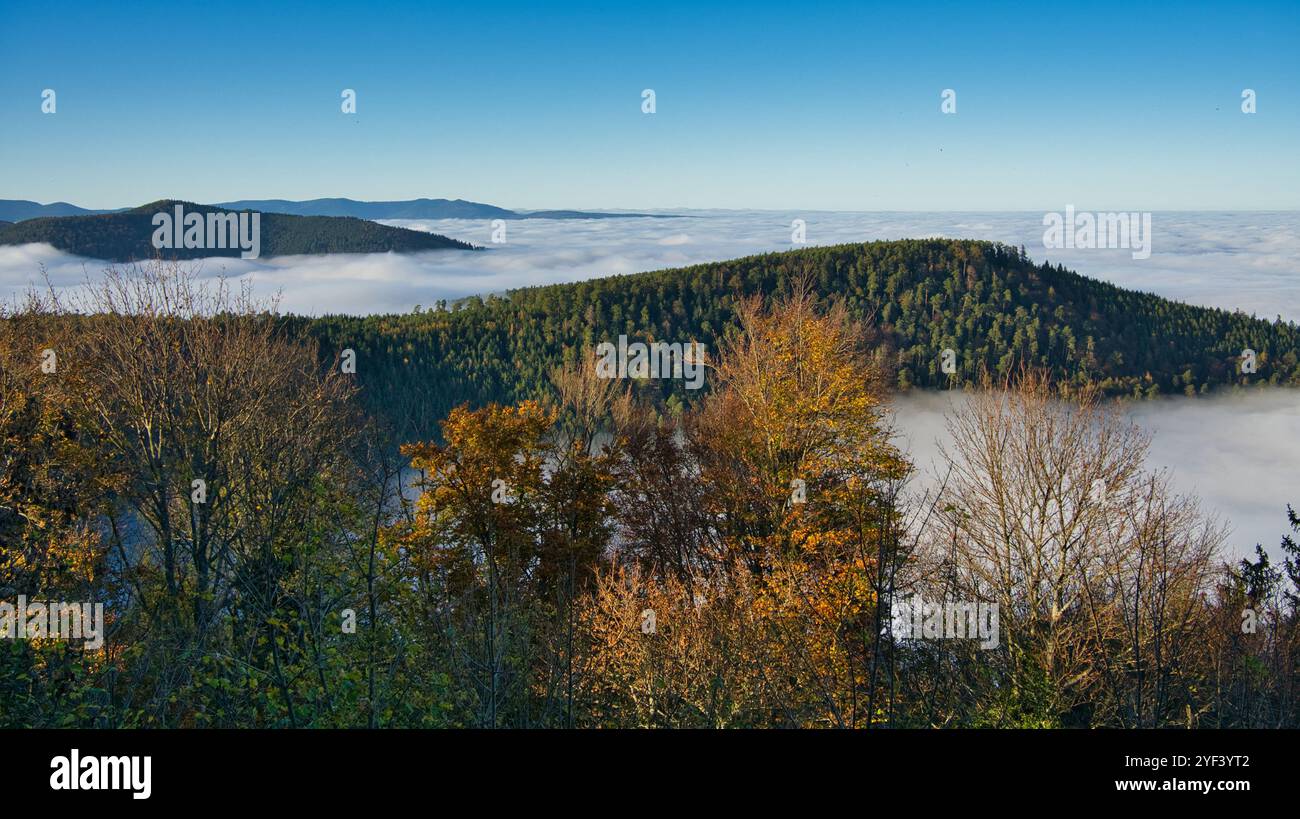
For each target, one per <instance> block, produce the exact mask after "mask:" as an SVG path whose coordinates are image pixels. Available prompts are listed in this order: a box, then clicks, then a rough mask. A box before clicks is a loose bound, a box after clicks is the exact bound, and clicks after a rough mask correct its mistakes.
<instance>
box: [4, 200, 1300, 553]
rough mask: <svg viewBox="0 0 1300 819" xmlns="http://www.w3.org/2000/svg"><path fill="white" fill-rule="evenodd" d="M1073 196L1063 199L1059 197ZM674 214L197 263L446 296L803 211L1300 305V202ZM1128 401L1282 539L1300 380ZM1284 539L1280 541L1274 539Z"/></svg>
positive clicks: (52, 274)
mask: <svg viewBox="0 0 1300 819" xmlns="http://www.w3.org/2000/svg"><path fill="white" fill-rule="evenodd" d="M1062 210H1064V207H1062ZM676 213H677V214H680V215H679V216H676V217H674V218H657V219H638V218H629V219H598V220H545V219H523V220H517V221H508V222H506V223H505V231H506V233H505V237H504V238H505V241H504V242H502V243H494V242H493V241H492V238H493V226H492V225H491V224H490V223H489V222H488V221H486V220H463V219H443V220H391V221H388V222H386V224H393V225H398V226H401V227H409V228H414V229H418V230H427V231H432V232H434V233H440V234H444V235H447V236H451V237H453V238H457V239H462V240H465V241H468V242H472V243H474V244H476V245H481V246H483V247H485V248H487V249H486V250H484V251H482V252H474V253H470V252H465V251H433V252H428V253H416V254H406V255H399V254H391V253H375V254H357V255H349V256H295V257H284V258H271V259H254V260H241V259H211V260H208V261H206V262H204V263H203V267H202V275H204V276H226V277H237V278H242V279H247V280H249V281H251V282H253V283H254V288H255V292H257V293H258V294H261V295H263V296H271V295H274V294H276V293H278V294H279V296H280V306H281V309H282V310H286V311H290V312H295V313H302V314H310V315H319V314H324V313H354V314H355V313H381V312H407V311H410V310H411V309H412V308H413V307H415V306H416V305H423V306H425V307H428V306H431V305H433V304H434V303H435V302H436V301H437V300H439V299H449V300H451V299H456V298H460V297H463V296H467V295H472V294H486V293H493V292H495V293H500V292H502V291H505V290H508V289H511V288H515V287H522V286H528V285H536V284H549V283H555V282H568V281H577V280H581V279H586V278H591V277H596V276H605V275H612V274H621V273H636V272H640V271H643V270H654V269H661V268H666V267H678V266H682V265H688V264H696V263H700V262H709V261H718V260H722V259H730V258H735V257H738V256H747V255H751V254H754V253H762V252H767V251H780V250H789V249H791V248H792V247H795V246H796V245H795V244H794V243H793V241H792V233H793V231H792V222H794V220H796V219H798V220H802V221H803V223H804V225H805V226H806V227H805V232H806V241H807V244H810V245H826V244H838V243H843V242H860V241H870V240H874V239H901V238H922V237H932V236H933V237H949V238H967V239H988V240H995V241H1001V242H1006V243H1008V244H1012V245H1017V246H1023V247H1024V248H1025V250H1026V252H1027V253H1028V254H1029V256H1030V257H1031V258H1033V259H1034V260H1036V261H1040V260H1048V261H1051V262H1053V263H1058V262H1059V263H1061V264H1064V265H1065V266H1066V267H1068V268H1071V269H1073V270H1076V271H1078V272H1080V273H1083V274H1085V275H1088V276H1092V277H1094V278H1098V279H1103V280H1105V281H1109V282H1113V283H1115V284H1118V285H1121V286H1123V287H1128V288H1133V289H1137V290H1143V291H1147V292H1151V293H1156V294H1159V295H1161V296H1166V297H1168V298H1172V299H1177V300H1180V301H1185V302H1189V303H1192V304H1200V305H1206V306H1211V307H1222V308H1226V309H1234V310H1238V309H1239V310H1243V311H1245V312H1247V313H1253V314H1256V315H1258V316H1260V317H1261V318H1269V319H1272V318H1274V317H1276V316H1279V315H1280V316H1281V317H1282V318H1284V319H1286V320H1289V321H1300V213H1297V212H1239V213H1222V212H1214V213H1191V212H1177V213H1161V212H1157V213H1154V214H1152V219H1151V237H1150V238H1151V244H1150V248H1151V252H1150V256H1149V258H1134V257H1135V255H1138V256H1140V255H1142V254H1141V253H1138V254H1135V253H1134V252H1133V251H1132V250H1130V249H1069V250H1055V249H1053V250H1049V249H1046V248H1045V247H1044V244H1043V233H1044V226H1043V218H1044V214H1043V212H1041V211H1038V212H1025V213H910V212H907V213H903V212H899V213H846V212H826V211H789V212H784V211H721V210H708V211H705V210H689V211H677V212H676ZM103 267H104V263H103V262H96V261H92V260H87V259H80V258H76V257H73V256H69V255H67V254H64V253H61V252H59V251H57V250H55V249H54V248H52V247H50V246H48V245H25V246H19V247H13V246H6V247H0V296H3V297H4V298H6V299H8V298H12V297H14V296H16V295H18V294H20V293H21V292H22V291H24V290H26V289H27V288H29V287H33V286H35V287H41V286H43V285H44V283H45V281H46V280H48V281H49V283H50V284H52V285H53V286H54V287H56V288H60V289H63V288H75V287H76V286H77V285H79V284H81V283H82V282H84V281H85V280H86V278H87V277H88V276H93V275H95V274H96V273H97V272H98V271H99V270H100V269H101V268H103ZM949 400H951V396H948V395H935V394H921V395H916V394H913V395H909V396H905V397H902V398H900V399H898V401H897V403H896V410H897V418H898V423H899V426H900V428H901V430H902V432H903V433H904V434H905V436H906V438H907V441H908V446H909V447H910V449H911V451H912V454H913V456H914V458H915V459H916V460H917V462H918V465H919V466H921V467H922V468H923V469H924V468H926V467H927V465H928V463H929V462H930V461H931V460H933V458H934V456H935V453H936V451H937V450H936V440H938V439H939V438H941V437H942V430H943V426H942V415H943V411H944V407H945V405H946V402H948V401H949ZM1129 412H1130V413H1131V414H1132V415H1133V417H1134V419H1135V420H1136V421H1137V422H1138V423H1139V424H1141V425H1142V426H1143V427H1144V428H1146V429H1148V430H1149V431H1150V432H1151V433H1152V434H1153V443H1152V448H1151V463H1152V466H1165V467H1169V468H1170V469H1171V470H1172V471H1173V473H1174V478H1175V481H1176V484H1177V486H1178V488H1179V489H1180V490H1182V491H1184V492H1188V493H1195V494H1197V495H1199V496H1200V497H1201V498H1202V500H1203V502H1204V505H1205V507H1206V508H1207V509H1208V510H1210V511H1213V512H1216V513H1218V514H1219V515H1220V516H1222V517H1223V518H1226V519H1227V520H1228V521H1229V522H1230V523H1231V525H1232V528H1233V535H1232V544H1231V551H1232V552H1233V553H1234V554H1247V553H1249V552H1250V551H1251V550H1252V549H1253V547H1254V544H1255V543H1257V542H1259V543H1263V544H1264V545H1265V546H1273V547H1275V546H1276V544H1277V542H1278V540H1279V539H1280V538H1281V536H1282V534H1283V533H1284V531H1285V528H1286V527H1285V512H1286V504H1287V503H1292V504H1295V505H1298V506H1300V480H1297V479H1296V476H1297V465H1300V393H1296V392H1289V391H1276V392H1265V393H1251V394H1247V395H1238V396H1225V397H1220V398H1212V399H1205V398H1197V399H1184V398H1170V399H1165V400H1161V401H1155V402H1148V403H1143V404H1136V405H1133V406H1132V407H1131V408H1130V409H1129ZM1274 552H1276V549H1275V548H1274Z"/></svg>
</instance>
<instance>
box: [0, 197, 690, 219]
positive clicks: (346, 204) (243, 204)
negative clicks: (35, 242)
mask: <svg viewBox="0 0 1300 819" xmlns="http://www.w3.org/2000/svg"><path fill="white" fill-rule="evenodd" d="M212 207H216V208H227V209H229V210H255V211H259V212H261V213H282V214H286V215H289V216H352V217H355V218H357V219H371V220H375V219H663V218H672V214H653V213H599V212H593V211H581V210H535V211H517V210H510V209H509V208H500V207H497V206H496V205H486V204H483V203H482V202H470V201H468V200H465V199H404V200H397V201H391V202H365V201H360V200H357V199H345V198H332V199H308V200H303V201H297V200H292V199H236V200H234V201H232V202H216V203H214V204H213V205H212ZM128 210H130V208H117V209H112V210H90V209H87V208H82V207H78V206H76V205H71V204H68V203H67V202H51V203H50V204H48V205H42V204H40V203H39V202H32V201H30V200H27V199H0V221H5V222H22V221H25V220H28V219H39V218H41V217H45V216H97V215H102V214H106V213H123V212H125V211H128Z"/></svg>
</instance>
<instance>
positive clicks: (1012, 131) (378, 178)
mask: <svg viewBox="0 0 1300 819" xmlns="http://www.w3.org/2000/svg"><path fill="white" fill-rule="evenodd" d="M548 5H553V7H551V8H547V7H542V6H531V7H530V6H524V5H522V4H516V3H513V2H499V1H498V0H493V1H492V2H475V3H470V2H461V3H456V4H440V3H435V2H392V3H379V2H374V3H366V4H360V3H357V4H345V3H329V2H320V3H296V2H295V3H281V2H265V3H256V4H255V3H247V4H245V3H240V4H237V5H236V4H222V3H206V2H205V3H198V2H172V3H156V2H130V0H118V1H116V2H59V0H41V2H27V0H0V198H23V199H36V200H39V201H43V202H46V201H52V200H65V201H70V202H74V203H76V204H79V205H83V206H87V207H120V206H125V205H134V204H140V203H143V202H146V201H150V200H153V199H158V198H163V197H177V198H184V199H190V200H196V201H204V202H212V201H221V200H227V199H234V198H270V197H282V198H292V199H305V198H313V197H318V196H347V197H351V198H355V199H406V198H414V197H421V196H428V197H448V198H465V199H473V200H477V201H484V202H491V203H493V204H499V205H503V206H507V207H522V208H542V207H574V208H579V207H586V208H673V207H726V208H747V207H755V208H775V209H853V210H1008V209H1010V210H1018V209H1024V210H1059V209H1061V208H1063V207H1064V205H1065V204H1074V205H1077V206H1078V207H1080V208H1084V209H1087V208H1094V209H1118V208H1141V209H1154V210H1160V209H1294V208H1300V158H1298V154H1300V151H1298V148H1300V3H1298V2H1296V0H1285V1H1282V0H1274V1H1273V2H1261V3H1246V4H1235V3H1233V4H1229V3H1220V4H1213V5H1211V4H1206V3H1199V2H1179V3H1172V2H1171V3H1137V2H1133V3H1117V2H1104V1H1103V2H1097V3H1042V2H1035V3H1023V4H1018V3H1005V2H997V1H996V0H992V1H991V2H970V3H963V4H944V3H924V2H907V1H904V2H898V3H893V4H889V5H888V6H886V5H877V4H872V3H851V2H844V3H834V4H831V3H817V2H809V3H790V2H782V3H769V2H764V0H749V1H748V2H743V3H735V4H711V5H706V4H704V3H701V2H684V3H677V2H653V3H651V2H645V3H638V4H635V5H636V6H637V8H636V9H631V8H616V7H605V6H603V5H602V6H597V5H586V4H582V3H573V2H565V3H562V4H561V3H555V4H548ZM611 5H612V4H611ZM45 88H52V89H54V90H55V91H56V92H57V94H58V97H57V103H58V112H57V113H56V114H53V115H49V114H42V113H41V110H40V105H41V91H42V89H45ZM344 88H353V89H356V91H357V95H358V106H357V107H358V113H357V114H356V115H354V116H349V115H344V114H343V113H341V112H340V110H339V104H340V96H339V95H340V92H341V91H342V89H344ZM643 88H653V89H654V90H655V92H656V94H657V108H658V110H657V113H655V114H654V115H646V114H642V113H641V91H642V89H643ZM945 88H952V89H954V90H956V92H957V114H956V115H953V116H946V115H943V114H941V113H940V92H941V91H942V90H943V89H945ZM1243 88H1253V89H1255V91H1256V92H1257V94H1258V111H1259V112H1258V113H1257V114H1255V115H1245V114H1242V113H1241V110H1240V100H1241V92H1242V89H1243Z"/></svg>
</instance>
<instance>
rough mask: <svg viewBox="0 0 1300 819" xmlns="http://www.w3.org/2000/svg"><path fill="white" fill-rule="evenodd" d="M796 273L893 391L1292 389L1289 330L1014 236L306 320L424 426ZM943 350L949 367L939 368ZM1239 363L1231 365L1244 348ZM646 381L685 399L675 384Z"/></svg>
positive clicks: (1294, 336)
mask: <svg viewBox="0 0 1300 819" xmlns="http://www.w3.org/2000/svg"><path fill="white" fill-rule="evenodd" d="M803 274H811V276H812V277H813V280H814V282H815V286H816V288H817V291H818V293H819V294H820V295H822V296H840V297H843V298H844V299H845V300H846V301H847V303H848V306H849V307H850V308H851V310H852V311H853V312H854V313H856V314H857V315H858V316H860V317H862V318H864V319H870V321H871V324H872V326H873V327H875V328H876V330H877V341H878V344H877V351H876V354H877V355H878V356H879V358H880V361H881V363H882V364H883V365H884V366H885V367H886V369H887V371H888V372H889V377H890V378H891V379H892V380H893V382H894V383H895V384H897V386H898V387H900V388H903V389H906V388H910V387H934V388H946V387H951V386H956V385H960V384H961V383H963V382H966V381H969V380H970V379H973V378H975V377H977V375H978V373H979V371H980V368H981V365H983V366H986V367H988V368H989V369H990V370H991V371H993V372H995V373H1005V372H1007V371H1008V370H1009V369H1010V368H1012V367H1014V366H1015V365H1016V364H1017V363H1018V362H1027V363H1030V364H1033V365H1038V366H1045V367H1049V368H1050V369H1051V370H1052V372H1053V373H1054V374H1055V376H1056V377H1057V378H1060V379H1068V380H1072V381H1076V382H1083V381H1093V382H1097V383H1099V384H1100V385H1101V386H1102V387H1103V388H1104V389H1105V390H1106V392H1107V393H1109V394H1111V395H1133V396H1140V397H1141V396H1155V395H1160V394H1197V393H1204V392H1207V391H1209V390H1211V389H1214V388H1215V387H1218V386H1223V385H1228V384H1241V385H1257V384H1261V383H1269V384H1289V385H1297V384H1300V365H1298V364H1297V356H1300V326H1297V325H1295V324H1291V323H1286V322H1281V321H1277V322H1274V321H1266V320H1261V319H1256V318H1253V317H1250V316H1247V315H1244V314H1241V313H1232V312H1228V311H1224V310H1217V309H1208V308H1202V307H1193V306H1189V305H1186V304H1181V303H1178V302H1173V301H1169V300H1167V299H1164V298H1160V297H1158V296H1154V295H1150V294H1146V293H1138V292H1134V291H1130V290H1124V289H1122V288H1119V287H1116V286H1114V285H1110V284H1106V283H1103V282H1099V281H1095V280H1092V279H1089V278H1087V277H1085V276H1081V275H1079V274H1077V273H1073V272H1071V271H1068V270H1065V269H1064V268H1062V267H1059V266H1049V265H1047V264H1041V265H1040V264H1035V263H1033V262H1032V261H1031V260H1030V259H1029V258H1028V257H1027V256H1026V255H1024V252H1023V250H1022V249H1015V248H1011V247H1008V246H1005V245H1000V244H995V243H989V242H975V241H959V240H941V239H925V240H904V241H890V242H872V243H869V244H853V245H838V246H834V247H816V248H808V249H804V250H795V251H790V252H785V253H771V254H765V255H761V256H750V257H747V258H743V259H734V260H731V261H725V262H717V263H712V264H702V265H695V266H692V267H686V268H680V269H673V270H659V271H653V272H647V273H637V274H632V275H623V276H613V277H608V278H602V279H593V280H590V281H584V282H578V283H575V284H564V285H552V286H546V287H534V288H527V289H522V290H516V291H511V292H510V293H509V294H508V297H507V298H497V297H488V298H487V299H486V300H480V299H477V298H474V299H469V300H466V301H463V302H461V303H459V304H457V305H456V306H455V308H456V309H453V310H447V309H429V310H425V311H423V312H414V313H411V314H407V315H385V316H369V317H348V316H326V317H322V318H319V319H315V320H308V319H295V320H294V321H296V322H305V323H308V324H309V329H310V331H311V332H312V333H314V334H315V335H316V336H317V337H318V338H319V339H320V340H321V342H322V348H323V349H322V355H323V356H326V357H330V358H332V357H333V356H334V355H335V354H336V353H337V351H338V350H340V349H344V348H353V349H354V350H355V351H356V353H357V376H358V379H359V381H360V383H361V385H362V386H363V389H364V390H365V393H366V395H367V398H368V399H369V401H370V403H371V405H372V406H373V407H374V408H375V409H376V410H378V411H380V412H382V413H386V414H388V415H389V417H392V418H394V420H398V421H401V422H403V427H404V429H406V430H407V431H408V432H411V433H415V434H419V435H430V434H433V433H434V432H436V422H437V420H438V419H441V418H442V417H444V416H445V415H446V412H447V410H449V409H450V408H451V407H453V406H455V405H457V404H460V403H462V402H466V401H468V402H470V403H471V404H474V405H480V404H483V403H486V402H488V401H499V402H514V401H517V400H520V399H523V398H528V397H535V396H537V395H539V394H540V393H541V392H542V391H544V390H545V388H546V384H547V378H548V375H547V374H548V372H549V371H550V369H551V368H552V367H553V366H555V365H556V364H558V363H560V362H561V361H562V360H564V359H565V358H566V357H567V358H571V357H573V356H574V355H575V351H577V350H578V349H580V348H582V349H587V348H592V347H594V345H596V344H597V343H599V342H601V341H604V340H611V341H612V340H616V339H617V337H618V335H619V334H620V333H625V334H627V335H628V337H629V340H643V341H656V340H659V341H669V342H674V341H680V342H686V341H689V340H691V339H696V340H699V341H701V342H703V343H705V344H706V345H708V349H709V351H710V352H711V351H713V350H715V349H716V347H717V340H718V338H719V337H720V335H721V334H724V333H725V332H726V331H727V330H728V328H729V327H732V326H733V325H734V318H733V305H734V303H735V299H736V298H737V296H741V295H747V294H753V293H762V294H768V293H773V292H778V291H780V290H781V289H782V288H783V287H784V286H785V285H786V283H787V282H789V281H790V280H791V279H793V278H795V277H797V276H800V275H803ZM945 348H950V349H952V350H953V351H954V352H955V353H956V367H957V372H956V374H955V375H951V376H950V375H947V374H944V373H943V372H942V370H941V362H940V355H941V351H942V350H944V349H945ZM1247 348H1249V349H1251V350H1254V351H1256V354H1257V356H1256V364H1257V369H1256V372H1255V373H1253V374H1243V373H1241V372H1239V362H1240V360H1241V355H1242V351H1243V350H1244V349H1247ZM643 387H644V388H646V389H660V390H663V391H664V392H665V394H666V397H667V399H668V401H669V402H670V404H676V403H680V402H681V401H682V400H683V399H687V398H689V396H688V394H687V393H686V391H685V390H684V389H683V388H682V385H681V382H659V383H650V384H645V385H643Z"/></svg>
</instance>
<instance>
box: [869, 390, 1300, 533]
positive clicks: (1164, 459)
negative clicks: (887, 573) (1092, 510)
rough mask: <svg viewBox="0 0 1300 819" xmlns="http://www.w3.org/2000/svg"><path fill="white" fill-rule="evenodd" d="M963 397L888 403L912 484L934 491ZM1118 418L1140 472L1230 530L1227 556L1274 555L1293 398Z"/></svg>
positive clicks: (1156, 406)
mask: <svg viewBox="0 0 1300 819" xmlns="http://www.w3.org/2000/svg"><path fill="white" fill-rule="evenodd" d="M963 400H964V397H963V395H962V393H958V392H919V391H914V392H910V393H907V394H905V395H900V396H896V397H895V398H894V401H893V419H894V424H895V426H896V428H897V432H898V438H897V439H896V443H897V444H898V445H899V446H900V447H902V448H903V449H904V450H906V451H907V452H908V454H909V455H910V457H911V458H912V462H913V463H914V464H915V465H916V469H917V473H918V474H917V477H916V480H917V482H918V483H917V485H918V487H924V486H933V485H935V484H936V483H937V480H936V478H935V476H936V475H939V474H941V473H942V472H943V463H944V461H943V458H942V455H941V453H940V444H941V443H942V444H943V445H944V446H945V447H946V448H947V450H948V451H949V452H951V451H952V450H953V447H952V445H951V443H949V440H950V439H949V436H948V432H947V429H946V428H945V426H944V416H945V413H948V412H950V411H951V410H952V409H953V408H954V407H956V406H958V405H959V402H961V401H963ZM1125 412H1126V414H1127V415H1128V416H1129V417H1130V418H1131V419H1133V421H1134V422H1135V423H1136V424H1137V425H1138V426H1140V427H1142V428H1143V429H1144V430H1146V431H1147V432H1148V433H1150V434H1151V448H1150V451H1149V452H1148V455H1147V468H1148V469H1151V470H1155V469H1162V468H1167V469H1169V470H1170V472H1171V473H1172V477H1173V483H1174V486H1175V487H1176V488H1177V490H1178V491H1179V492H1180V493H1183V494H1187V495H1195V496H1197V497H1199V498H1200V499H1201V503H1202V508H1203V510H1204V511H1206V512H1211V513H1215V514H1217V515H1218V516H1220V518H1221V519H1226V521H1227V522H1228V523H1229V524H1230V526H1231V533H1230V536H1229V542H1228V544H1227V547H1226V549H1225V551H1224V555H1223V556H1224V557H1225V558H1232V559H1235V558H1237V557H1243V556H1246V555H1253V554H1254V549H1255V544H1256V543H1259V544H1261V545H1263V546H1264V547H1265V548H1267V549H1268V551H1269V553H1270V554H1271V555H1272V556H1273V557H1274V558H1277V557H1278V553H1279V549H1278V548H1277V545H1278V542H1279V541H1280V540H1281V539H1282V535H1283V534H1284V533H1286V531H1287V524H1286V507H1287V504H1291V505H1292V506H1296V507H1297V508H1300V481H1297V480H1296V475H1297V469H1300V394H1298V393H1296V392H1295V391H1292V390H1280V389H1278V390H1263V391H1251V392H1243V393H1236V394H1225V395H1222V396H1216V397H1199V398H1194V399H1188V398H1181V397H1179V398H1165V399H1160V400H1156V401H1140V402H1131V403H1128V404H1126V405H1125Z"/></svg>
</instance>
